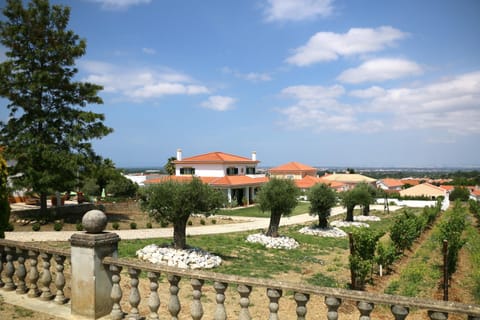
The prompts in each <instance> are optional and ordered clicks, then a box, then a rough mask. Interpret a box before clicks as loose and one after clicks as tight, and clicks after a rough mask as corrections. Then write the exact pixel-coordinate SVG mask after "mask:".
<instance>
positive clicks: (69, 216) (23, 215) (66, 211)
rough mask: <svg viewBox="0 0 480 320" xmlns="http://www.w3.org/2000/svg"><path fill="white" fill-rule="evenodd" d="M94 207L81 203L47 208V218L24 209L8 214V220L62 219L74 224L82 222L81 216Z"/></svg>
mask: <svg viewBox="0 0 480 320" xmlns="http://www.w3.org/2000/svg"><path fill="white" fill-rule="evenodd" d="M95 208H96V206H95V205H94V204H93V203H82V204H73V205H66V206H62V207H58V208H57V207H53V208H48V212H49V216H48V217H40V209H25V210H15V211H12V212H11V213H10V219H12V220H19V219H47V220H50V219H51V220H56V219H58V220H61V219H64V220H66V221H69V222H76V221H79V220H82V217H83V215H84V214H85V213H86V212H87V211H90V210H92V209H95Z"/></svg>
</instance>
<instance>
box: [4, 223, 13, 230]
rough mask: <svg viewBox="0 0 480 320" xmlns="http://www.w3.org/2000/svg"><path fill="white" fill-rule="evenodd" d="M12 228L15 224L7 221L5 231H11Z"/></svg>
mask: <svg viewBox="0 0 480 320" xmlns="http://www.w3.org/2000/svg"><path fill="white" fill-rule="evenodd" d="M13 230H15V226H14V225H13V224H12V223H11V222H9V223H8V225H7V227H6V228H5V231H13Z"/></svg>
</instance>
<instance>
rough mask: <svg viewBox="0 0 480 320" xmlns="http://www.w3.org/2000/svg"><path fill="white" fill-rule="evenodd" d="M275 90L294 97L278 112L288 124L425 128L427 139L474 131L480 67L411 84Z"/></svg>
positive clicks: (479, 119) (479, 111)
mask: <svg viewBox="0 0 480 320" xmlns="http://www.w3.org/2000/svg"><path fill="white" fill-rule="evenodd" d="M281 93H282V94H283V95H284V96H287V97H290V98H294V99H296V100H295V102H294V103H293V104H292V105H290V106H288V107H286V108H283V109H280V110H279V112H280V113H281V114H283V115H284V116H285V121H284V123H285V125H286V126H287V125H288V126H290V127H292V128H308V129H310V130H312V131H314V132H316V131H325V130H328V131H356V132H372V131H388V130H430V135H431V136H432V137H433V139H436V138H435V137H444V136H445V134H450V135H452V134H453V135H467V134H480V126H479V125H478V124H479V123H480V103H479V101H480V71H476V72H472V73H466V74H461V75H458V76H456V77H452V78H450V79H444V80H441V81H436V82H432V83H429V84H425V85H423V86H416V87H412V88H409V87H399V88H391V89H385V88H381V87H378V86H373V87H370V88H367V89H362V90H354V91H351V92H346V91H345V89H344V88H343V87H342V86H338V85H337V86H331V87H322V86H293V87H287V88H285V89H283V90H282V91H281ZM352 98H353V100H352ZM355 98H358V99H360V100H356V99H355ZM345 101H348V103H347V102H345ZM442 139H443V138H442Z"/></svg>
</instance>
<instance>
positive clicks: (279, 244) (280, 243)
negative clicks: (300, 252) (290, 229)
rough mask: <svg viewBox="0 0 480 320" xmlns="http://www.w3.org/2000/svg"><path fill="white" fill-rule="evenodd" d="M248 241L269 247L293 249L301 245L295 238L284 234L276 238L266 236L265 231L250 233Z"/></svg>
mask: <svg viewBox="0 0 480 320" xmlns="http://www.w3.org/2000/svg"><path fill="white" fill-rule="evenodd" d="M247 242H250V243H260V244H263V245H264V246H265V247H267V248H269V249H286V250H291V249H296V248H298V246H299V243H298V242H297V241H296V240H295V239H292V238H289V237H284V236H281V237H276V238H274V237H269V236H266V235H264V234H263V233H255V234H251V235H249V236H248V237H247Z"/></svg>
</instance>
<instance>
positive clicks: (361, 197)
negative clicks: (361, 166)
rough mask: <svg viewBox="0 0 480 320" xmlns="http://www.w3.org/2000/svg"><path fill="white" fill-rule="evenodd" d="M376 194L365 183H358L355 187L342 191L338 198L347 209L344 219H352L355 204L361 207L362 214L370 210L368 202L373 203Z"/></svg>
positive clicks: (366, 213)
mask: <svg viewBox="0 0 480 320" xmlns="http://www.w3.org/2000/svg"><path fill="white" fill-rule="evenodd" d="M375 195H376V191H375V189H374V188H373V187H372V186H370V185H369V184H366V183H359V184H357V185H356V186H355V188H353V189H351V190H348V191H345V192H342V193H341V194H340V198H341V200H342V205H343V206H344V207H345V208H346V209H347V216H346V218H345V220H346V221H353V209H354V208H355V206H357V205H361V206H362V207H363V215H368V214H369V212H370V204H372V203H373V201H374V199H375V198H374V197H375Z"/></svg>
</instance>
